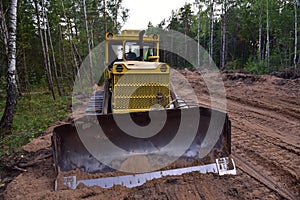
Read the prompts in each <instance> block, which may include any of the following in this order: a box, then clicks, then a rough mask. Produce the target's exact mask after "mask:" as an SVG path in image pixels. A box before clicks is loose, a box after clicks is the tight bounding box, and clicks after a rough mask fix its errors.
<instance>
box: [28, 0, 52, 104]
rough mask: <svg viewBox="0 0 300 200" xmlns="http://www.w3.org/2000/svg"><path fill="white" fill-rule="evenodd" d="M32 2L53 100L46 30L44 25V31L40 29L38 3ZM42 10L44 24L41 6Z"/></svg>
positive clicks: (35, 0)
mask: <svg viewBox="0 0 300 200" xmlns="http://www.w3.org/2000/svg"><path fill="white" fill-rule="evenodd" d="M33 2H34V6H35V12H36V18H37V27H38V34H39V37H40V41H41V45H42V51H43V58H44V65H45V72H46V77H47V82H48V89H49V90H50V92H51V94H52V97H53V99H54V100H55V93H54V88H53V80H52V75H51V69H50V65H49V54H48V45H47V43H46V41H47V40H45V36H46V35H47V33H46V30H45V29H46V27H44V30H45V31H44V33H43V31H42V29H41V16H40V11H39V5H38V3H37V0H34V1H33ZM42 2H43V1H42ZM43 7H44V6H43ZM42 11H43V12H42V17H43V20H42V22H43V24H45V20H44V15H43V13H44V8H42ZM46 45H47V46H46Z"/></svg>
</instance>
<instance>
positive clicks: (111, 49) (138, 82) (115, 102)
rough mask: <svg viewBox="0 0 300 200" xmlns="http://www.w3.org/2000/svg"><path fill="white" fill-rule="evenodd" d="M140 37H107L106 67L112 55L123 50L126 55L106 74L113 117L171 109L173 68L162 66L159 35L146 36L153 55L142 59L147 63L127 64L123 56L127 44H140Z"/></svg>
mask: <svg viewBox="0 0 300 200" xmlns="http://www.w3.org/2000/svg"><path fill="white" fill-rule="evenodd" d="M139 33H140V31H137V30H125V31H122V34H120V35H115V34H113V33H107V34H106V44H107V45H106V61H107V63H109V62H110V60H111V59H112V58H111V55H109V53H116V51H117V50H120V48H122V49H121V51H122V55H123V56H122V59H121V58H119V59H117V60H115V61H114V62H113V64H112V65H111V66H110V67H108V68H107V70H106V78H108V79H110V90H111V92H112V99H111V105H112V111H113V113H128V112H143V111H149V110H150V109H152V108H157V107H163V108H168V107H169V104H170V98H171V95H170V67H169V65H167V64H165V63H160V62H159V35H156V34H153V35H149V36H143V39H142V40H143V44H147V45H148V47H151V48H152V49H151V50H152V55H149V56H146V54H147V53H145V55H142V56H143V58H144V57H147V61H144V60H142V61H139V60H138V59H137V60H126V58H125V56H124V55H125V52H124V51H125V49H126V48H128V47H127V46H126V45H127V43H130V44H135V42H136V43H138V42H139V40H140V38H139ZM113 45H115V46H113ZM136 46H137V45H136ZM117 48H119V49H117ZM129 48H131V46H130V47H129ZM143 48H144V47H143ZM130 51H131V49H130ZM139 58H140V57H139Z"/></svg>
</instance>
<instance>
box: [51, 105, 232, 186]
mask: <svg viewBox="0 0 300 200" xmlns="http://www.w3.org/2000/svg"><path fill="white" fill-rule="evenodd" d="M151 112H153V113H155V114H156V115H153V113H151ZM164 114H165V115H166V120H165V122H164V124H163V126H162V128H161V130H159V131H158V133H155V134H153V136H151V137H137V136H134V135H131V134H130V133H128V130H122V128H120V127H119V125H120V124H118V122H117V121H126V120H127V119H128V116H129V114H107V115H97V116H85V117H82V118H79V119H77V120H75V121H74V122H73V123H71V124H65V125H61V126H58V127H56V128H55V129H54V131H53V138H52V145H53V151H54V164H55V169H56V172H57V175H58V176H57V180H56V184H55V189H63V188H73V189H75V188H76V187H77V186H78V185H79V184H84V185H86V186H94V185H98V186H101V187H103V188H108V187H112V186H113V185H124V186H127V187H135V186H139V185H142V184H143V183H144V182H146V181H147V180H151V179H154V178H160V177H163V176H167V175H180V174H183V173H187V172H192V171H199V172H200V173H209V172H212V173H218V174H220V175H223V174H235V173H236V171H235V165H234V162H233V161H232V160H231V159H230V158H228V157H229V156H230V153H231V129H230V128H231V124H230V120H229V119H228V116H227V114H226V113H223V112H220V111H217V110H212V109H208V108H204V107H195V108H188V109H176V110H166V111H161V110H158V111H150V112H141V113H130V116H129V117H130V118H131V119H132V121H133V122H135V123H136V124H137V125H139V126H140V127H147V125H149V123H151V120H152V119H151V117H153V116H158V115H164ZM197 116H198V117H197ZM182 124H183V125H182ZM129 131H130V130H129ZM133 131H134V130H133ZM140 134H141V135H142V133H140Z"/></svg>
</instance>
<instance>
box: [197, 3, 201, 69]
mask: <svg viewBox="0 0 300 200" xmlns="http://www.w3.org/2000/svg"><path fill="white" fill-rule="evenodd" d="M200 19H201V6H200V2H198V30H197V31H198V32H197V36H198V43H197V51H198V54H197V60H198V67H199V68H200V65H201V64H200V61H201V60H200V33H201V24H200Z"/></svg>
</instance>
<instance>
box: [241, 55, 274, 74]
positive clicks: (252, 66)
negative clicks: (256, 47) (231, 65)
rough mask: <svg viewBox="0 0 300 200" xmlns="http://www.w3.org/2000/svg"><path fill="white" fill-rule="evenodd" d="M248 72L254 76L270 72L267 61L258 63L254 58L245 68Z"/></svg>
mask: <svg viewBox="0 0 300 200" xmlns="http://www.w3.org/2000/svg"><path fill="white" fill-rule="evenodd" d="M244 69H245V70H246V71H247V72H250V73H254V74H266V73H267V72H268V67H267V62H266V61H257V60H255V59H253V58H250V59H249V60H248V61H247V63H246V65H245V68H244Z"/></svg>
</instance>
